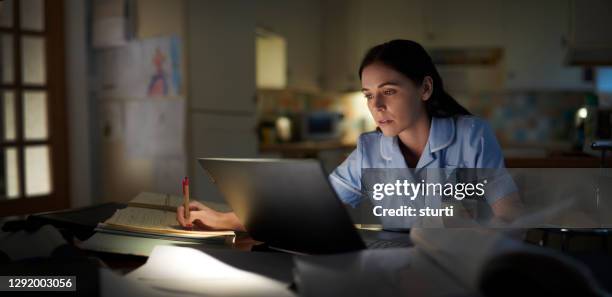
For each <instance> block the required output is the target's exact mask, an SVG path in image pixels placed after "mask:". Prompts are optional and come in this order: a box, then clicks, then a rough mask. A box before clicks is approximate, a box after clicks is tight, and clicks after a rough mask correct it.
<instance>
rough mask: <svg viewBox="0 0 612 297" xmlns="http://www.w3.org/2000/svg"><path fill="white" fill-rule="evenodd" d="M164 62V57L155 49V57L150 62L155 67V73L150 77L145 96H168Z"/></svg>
mask: <svg viewBox="0 0 612 297" xmlns="http://www.w3.org/2000/svg"><path fill="white" fill-rule="evenodd" d="M165 60H166V56H165V55H164V54H163V53H162V52H161V50H160V49H159V47H157V48H156V49H155V56H153V60H152V61H151V62H152V63H153V65H154V66H155V73H154V74H153V76H152V77H151V80H150V83H149V88H148V91H147V94H148V95H149V96H151V97H154V96H167V95H168V79H167V77H166V72H165V71H164V68H163V63H164V61H165Z"/></svg>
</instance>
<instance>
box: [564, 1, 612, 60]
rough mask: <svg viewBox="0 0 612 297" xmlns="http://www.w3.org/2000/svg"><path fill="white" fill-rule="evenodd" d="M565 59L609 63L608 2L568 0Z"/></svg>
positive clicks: (611, 53)
mask: <svg viewBox="0 0 612 297" xmlns="http://www.w3.org/2000/svg"><path fill="white" fill-rule="evenodd" d="M569 9H570V13H569V18H570V19H569V20H570V26H569V32H568V46H569V53H568V62H569V63H571V64H574V65H612V30H610V28H612V18H610V16H611V15H612V1H609V0H590V1H576V0H573V1H570V5H569Z"/></svg>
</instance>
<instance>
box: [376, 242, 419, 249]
mask: <svg viewBox="0 0 612 297" xmlns="http://www.w3.org/2000/svg"><path fill="white" fill-rule="evenodd" d="M366 246H367V247H368V248H369V249H387V248H396V247H410V246H411V245H410V244H409V243H407V242H398V241H391V240H367V241H366Z"/></svg>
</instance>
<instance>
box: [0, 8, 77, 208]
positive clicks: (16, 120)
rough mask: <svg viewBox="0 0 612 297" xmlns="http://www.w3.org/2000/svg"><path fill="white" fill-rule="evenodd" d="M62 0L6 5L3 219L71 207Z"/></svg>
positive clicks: (0, 24) (0, 54)
mask: <svg viewBox="0 0 612 297" xmlns="http://www.w3.org/2000/svg"><path fill="white" fill-rule="evenodd" d="M63 22H64V20H63V1H55V0H53V1H50V0H18V1H17V0H4V1H1V2H0V62H1V63H0V115H1V116H2V119H1V120H0V139H1V143H2V145H1V157H0V216H5V215H15V214H24V213H33V212H40V211H47V210H52V209H60V208H66V207H68V206H69V201H70V200H69V197H68V172H67V171H68V164H67V160H68V159H67V145H66V144H67V140H66V135H67V133H66V132H67V131H66V122H65V108H66V106H65V100H64V84H65V81H64V39H63V35H64V33H63V30H64V25H63V24H64V23H63Z"/></svg>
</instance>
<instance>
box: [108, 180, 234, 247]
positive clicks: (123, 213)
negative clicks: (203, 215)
mask: <svg viewBox="0 0 612 297" xmlns="http://www.w3.org/2000/svg"><path fill="white" fill-rule="evenodd" d="M182 202H183V198H182V197H181V196H174V195H169V194H161V193H149V192H142V193H140V194H138V196H136V197H134V199H132V200H131V201H130V202H128V207H126V208H123V209H118V210H117V211H115V213H114V214H113V215H112V216H111V217H110V218H109V219H107V220H106V221H104V222H103V223H99V224H98V226H97V228H96V231H101V232H107V233H115V234H122V235H133V236H141V237H153V238H160V237H168V238H171V239H179V240H180V239H185V240H189V241H193V240H211V239H216V240H225V239H226V237H228V236H232V237H233V236H234V235H235V233H234V232H233V231H208V230H203V229H199V228H198V227H196V226H194V228H193V229H191V230H186V229H184V228H183V227H182V226H180V225H179V223H178V221H177V220H176V209H177V207H178V206H180V205H181V204H182ZM203 204H205V205H207V206H209V207H211V208H213V209H215V210H219V211H225V210H226V209H223V208H224V207H223V206H221V205H219V204H213V203H206V202H203Z"/></svg>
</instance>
